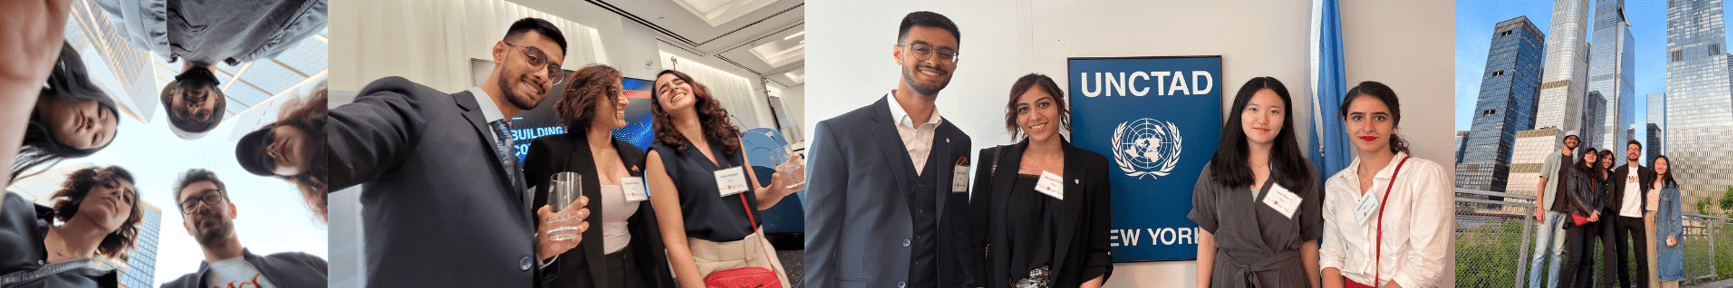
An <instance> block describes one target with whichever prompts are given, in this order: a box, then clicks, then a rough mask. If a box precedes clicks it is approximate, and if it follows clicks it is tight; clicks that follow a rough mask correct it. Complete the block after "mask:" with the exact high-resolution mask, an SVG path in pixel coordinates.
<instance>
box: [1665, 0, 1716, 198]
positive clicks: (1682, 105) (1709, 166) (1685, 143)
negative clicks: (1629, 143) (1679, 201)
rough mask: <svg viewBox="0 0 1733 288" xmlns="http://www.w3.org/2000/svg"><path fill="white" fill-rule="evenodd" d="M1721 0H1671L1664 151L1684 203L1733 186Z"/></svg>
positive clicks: (1668, 3) (1669, 3)
mask: <svg viewBox="0 0 1733 288" xmlns="http://www.w3.org/2000/svg"><path fill="white" fill-rule="evenodd" d="M1721 5H1722V4H1721V0H1671V1H1667V57H1666V59H1667V94H1666V95H1667V96H1666V98H1667V99H1666V105H1665V106H1666V109H1667V110H1666V113H1665V114H1666V119H1667V121H1666V122H1667V123H1666V128H1665V133H1664V134H1666V136H1667V140H1666V141H1667V144H1666V151H1667V153H1668V154H1669V155H1668V157H1667V158H1668V159H1670V160H1673V162H1672V163H1669V164H1670V165H1669V167H1670V168H1671V169H1672V170H1673V171H1674V173H1675V175H1674V178H1676V179H1677V180H1678V181H1679V184H1680V188H1681V192H1683V194H1684V196H1685V197H1686V198H1687V200H1685V201H1687V202H1686V203H1690V201H1695V199H1701V198H1703V197H1705V196H1708V195H1714V194H1711V193H1715V194H1719V193H1721V191H1726V189H1727V187H1729V186H1733V151H1729V150H1730V149H1733V91H1730V90H1729V86H1730V85H1733V82H1730V81H1733V79H1730V78H1729V72H1730V67H1729V66H1728V65H1729V62H1728V54H1727V51H1726V50H1725V45H1726V43H1727V41H1726V39H1725V38H1726V36H1725V34H1724V33H1725V29H1726V26H1725V21H1724V15H1725V14H1723V11H1722V10H1723V9H1722V6H1721Z"/></svg>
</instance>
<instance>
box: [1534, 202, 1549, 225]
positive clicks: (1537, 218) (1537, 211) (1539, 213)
mask: <svg viewBox="0 0 1733 288" xmlns="http://www.w3.org/2000/svg"><path fill="white" fill-rule="evenodd" d="M1534 222H1546V210H1545V209H1541V208H1540V206H1535V207H1534Z"/></svg>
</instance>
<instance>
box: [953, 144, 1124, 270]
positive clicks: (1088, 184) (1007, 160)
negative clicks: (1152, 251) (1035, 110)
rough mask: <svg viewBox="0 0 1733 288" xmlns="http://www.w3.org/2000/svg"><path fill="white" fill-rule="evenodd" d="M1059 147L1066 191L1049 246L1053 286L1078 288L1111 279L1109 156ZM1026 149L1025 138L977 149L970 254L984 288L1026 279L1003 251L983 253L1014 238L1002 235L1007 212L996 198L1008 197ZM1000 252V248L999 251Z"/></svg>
mask: <svg viewBox="0 0 1733 288" xmlns="http://www.w3.org/2000/svg"><path fill="white" fill-rule="evenodd" d="M1060 145H1061V146H1062V148H1061V149H1062V150H1064V151H1065V152H1064V153H1065V164H1064V165H1065V168H1064V169H1065V171H1064V173H1065V176H1063V177H1064V178H1065V179H1064V182H1065V183H1064V193H1065V198H1064V199H1065V200H1064V201H1062V202H1064V203H1065V205H1064V208H1063V210H1062V212H1061V215H1062V217H1061V219H1064V220H1063V222H1057V223H1056V224H1058V226H1059V227H1056V228H1058V231H1059V233H1058V237H1057V238H1056V239H1054V240H1055V243H1054V245H1055V246H1054V247H1053V258H1052V259H1053V260H1052V261H1053V263H1054V265H1052V266H1051V269H1052V271H1051V273H1052V276H1051V277H1050V279H1051V280H1052V281H1053V283H1052V284H1053V287H1077V286H1079V285H1083V282H1086V281H1089V280H1091V279H1095V277H1096V276H1101V277H1102V278H1103V279H1105V278H1106V277H1109V276H1111V275H1113V257H1112V256H1111V255H1109V254H1108V250H1109V249H1110V246H1111V242H1110V241H1109V239H1110V237H1111V235H1110V232H1109V231H1110V229H1111V228H1109V227H1110V225H1111V224H1112V214H1113V213H1112V203H1113V200H1112V196H1113V195H1112V190H1111V189H1110V188H1112V187H1113V186H1112V185H1110V184H1109V182H1108V179H1107V176H1108V171H1107V167H1108V162H1107V157H1104V156H1101V154H1096V153H1095V152H1090V151H1087V150H1083V149H1079V148H1077V147H1075V146H1071V142H1065V141H1064V140H1061V142H1060ZM1028 147H1029V140H1028V139H1024V140H1023V141H1022V142H1018V143H1017V144H1013V145H1005V146H999V147H993V148H987V149H982V150H981V155H980V156H979V157H976V158H975V159H981V160H980V162H978V163H981V165H976V167H975V169H981V170H977V171H976V172H975V181H974V189H975V191H974V193H971V194H973V195H974V196H973V197H972V199H970V200H969V206H970V209H969V210H970V214H973V215H972V216H973V219H974V222H975V223H974V224H975V225H974V226H975V230H976V231H975V239H974V241H973V245H972V246H971V248H970V251H972V252H975V256H974V258H976V260H975V261H976V262H978V265H979V266H977V267H978V268H976V271H979V272H977V273H976V275H977V280H976V281H977V282H976V283H980V286H984V287H1011V286H1010V284H1011V283H1009V282H1007V281H1008V280H1009V279H1011V278H1017V277H1015V276H1021V275H1027V271H1020V269H1019V270H1011V269H1010V268H1009V267H1004V266H1009V261H1011V260H1010V258H1008V257H1006V256H1005V254H1006V253H996V254H995V253H993V251H991V250H988V249H986V248H987V247H988V246H987V245H988V244H991V243H1001V245H998V247H1007V246H1006V244H1004V243H1006V241H1008V240H1009V239H1011V238H1015V237H1013V236H1009V235H1004V234H1005V233H1004V232H1005V231H1003V230H1000V229H998V228H999V227H1000V226H1002V225H1001V224H999V223H1000V222H1001V221H1003V220H1002V219H1004V217H1005V215H1006V213H1018V212H1019V211H1005V208H1004V207H1005V206H1006V202H1005V198H1003V197H994V196H995V195H1001V194H1004V193H1009V191H1010V190H1011V189H1013V188H1012V186H1014V184H1013V181H1015V180H1016V178H1017V167H1018V166H1019V165H1020V164H1021V163H1022V159H1023V151H1024V149H1027V148H1028ZM1000 251H1003V250H1000Z"/></svg>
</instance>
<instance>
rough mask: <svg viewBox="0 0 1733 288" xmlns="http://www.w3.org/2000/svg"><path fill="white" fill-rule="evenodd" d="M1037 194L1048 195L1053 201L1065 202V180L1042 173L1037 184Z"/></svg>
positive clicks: (1045, 172) (1051, 174)
mask: <svg viewBox="0 0 1733 288" xmlns="http://www.w3.org/2000/svg"><path fill="white" fill-rule="evenodd" d="M1035 192H1041V194H1047V196H1052V197H1053V199H1059V200H1065V178H1061V177H1059V175H1054V174H1053V173H1048V172H1047V171H1041V180H1040V181H1036V182H1035Z"/></svg>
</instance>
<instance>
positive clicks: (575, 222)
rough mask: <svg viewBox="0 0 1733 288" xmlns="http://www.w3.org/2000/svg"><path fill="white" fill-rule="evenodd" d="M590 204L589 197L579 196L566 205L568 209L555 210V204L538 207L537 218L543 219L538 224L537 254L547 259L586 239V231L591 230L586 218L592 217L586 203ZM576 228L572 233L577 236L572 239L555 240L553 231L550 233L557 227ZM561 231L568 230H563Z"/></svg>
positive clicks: (576, 245)
mask: <svg viewBox="0 0 1733 288" xmlns="http://www.w3.org/2000/svg"><path fill="white" fill-rule="evenodd" d="M589 204H590V198H589V197H584V196H578V199H577V200H574V201H572V204H571V205H568V206H566V210H563V211H560V212H554V209H553V206H542V208H541V209H536V216H537V219H541V221H540V223H539V224H537V225H536V256H537V257H541V259H542V260H544V261H545V260H547V259H548V258H553V257H554V256H558V255H560V254H564V253H566V251H567V250H572V248H574V247H578V243H579V242H581V241H582V240H583V239H584V231H589V230H590V222H589V221H585V219H589V218H590V209H589V208H584V207H585V205H589ZM571 208H577V209H571ZM574 228H575V230H576V231H573V232H570V233H571V234H575V235H576V236H577V237H572V239H564V240H554V239H553V235H552V234H553V233H549V232H551V231H552V230H555V229H574ZM560 233H567V232H565V231H561V232H560Z"/></svg>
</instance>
